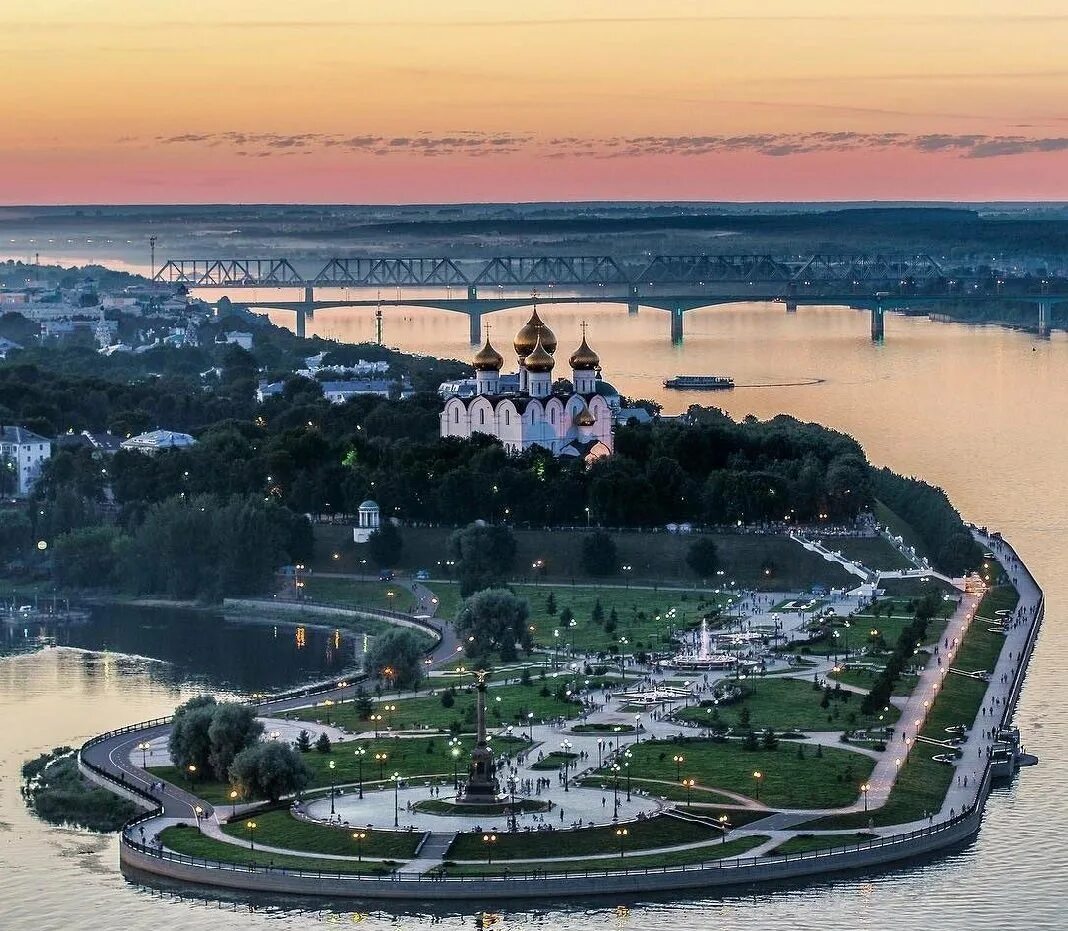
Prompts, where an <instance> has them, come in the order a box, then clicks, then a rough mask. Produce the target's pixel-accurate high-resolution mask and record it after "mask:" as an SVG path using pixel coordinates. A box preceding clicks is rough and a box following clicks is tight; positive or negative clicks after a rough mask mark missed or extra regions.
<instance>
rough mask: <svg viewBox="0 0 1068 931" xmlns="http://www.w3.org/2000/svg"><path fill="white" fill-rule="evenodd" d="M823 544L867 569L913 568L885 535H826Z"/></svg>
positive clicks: (885, 570)
mask: <svg viewBox="0 0 1068 931" xmlns="http://www.w3.org/2000/svg"><path fill="white" fill-rule="evenodd" d="M823 545H824V546H826V547H827V549H829V550H831V551H832V552H840V553H841V554H842V555H843V556H844V557H845V558H846V559H851V560H853V561H854V562H859V563H860V564H861V565H862V566H865V567H866V568H868V569H881V570H883V571H884V572H891V571H893V570H895V569H912V568H914V567H913V565H912V563H910V562H909V561H908V560H907V559H906V558H905V557H904V556H902V555H901V553H899V552H898V550H897V547H895V546H891V545H890V543H889V541H888V540H886V538H885V537H882V536H878V537H826V538H825V539H824V540H823Z"/></svg>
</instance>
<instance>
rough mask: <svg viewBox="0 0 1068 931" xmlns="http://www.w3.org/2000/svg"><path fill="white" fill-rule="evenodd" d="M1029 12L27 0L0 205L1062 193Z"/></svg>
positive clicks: (479, 1) (1049, 89) (1049, 16)
mask: <svg viewBox="0 0 1068 931" xmlns="http://www.w3.org/2000/svg"><path fill="white" fill-rule="evenodd" d="M11 6H15V5H11ZM1026 8H1027V12H1026V13H1017V12H1015V11H1014V9H1013V8H1012V7H1008V6H1006V5H1005V4H1004V3H1003V2H1000V0H942V2H940V3H938V4H937V5H933V4H930V3H923V2H920V0H900V2H899V3H897V4H896V5H895V6H894V7H893V8H892V9H890V8H887V7H886V6H885V5H884V4H876V3H874V2H871V0H854V2H848V0H811V2H809V3H807V4H805V5H804V8H803V9H804V12H803V13H799V12H797V11H798V9H799V7H798V5H797V4H796V3H795V2H791V0H760V2H757V3H753V2H741V0H718V2H715V3H711V2H696V0H658V2H657V3H655V4H650V3H647V2H638V0H585V2H583V3H582V4H581V5H578V6H576V5H575V4H573V3H565V2H563V0H531V2H528V3H526V4H523V5H522V6H521V7H519V6H513V5H511V4H501V3H499V2H489V0H455V2H448V3H445V2H440V0H410V2H407V3H401V4H398V3H390V4H387V3H382V2H377V0H368V2H364V3H361V4H358V5H354V4H351V3H349V2H341V0H312V2H310V3H306V4H303V5H296V4H294V3H292V2H291V0H285V2H284V0H186V2H183V3H182V4H169V3H155V4H145V3H143V2H140V3H135V2H133V0H94V2H92V3H85V2H84V0H39V2H38V3H36V4H33V5H27V6H22V5H20V6H19V7H18V8H13V9H6V10H4V11H2V12H0V28H2V29H3V30H4V33H5V36H6V39H7V41H6V43H5V67H4V70H3V73H2V75H0V91H2V92H0V119H2V120H3V125H4V136H3V141H2V142H0V203H4V204H33V203H42V204H43V203H219V202H254V203H271V202H307V203H314V202H323V203H330V202H345V203H418V202H424V203H426V202H446V201H452V202H492V201H561V200H627V199H640V200H705V199H708V200H741V201H745V200H753V201H774V200H927V199H931V200H970V201H984V200H1063V199H1065V191H1066V185H1065V182H1064V178H1065V177H1066V176H1068V109H1066V108H1065V100H1066V99H1068V67H1066V66H1065V65H1064V64H1063V49H1064V48H1065V47H1068V10H1066V8H1065V5H1064V2H1063V0H1029V2H1028V3H1027V4H1026Z"/></svg>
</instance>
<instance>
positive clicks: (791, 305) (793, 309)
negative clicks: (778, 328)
mask: <svg viewBox="0 0 1068 931" xmlns="http://www.w3.org/2000/svg"><path fill="white" fill-rule="evenodd" d="M786 312H787V313H788V314H796V313H797V301H792V300H790V299H789V298H787V299H786Z"/></svg>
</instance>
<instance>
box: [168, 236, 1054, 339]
mask: <svg viewBox="0 0 1068 931" xmlns="http://www.w3.org/2000/svg"><path fill="white" fill-rule="evenodd" d="M154 280H156V281H159V282H165V283H168V284H181V285H185V286H186V287H188V288H190V289H191V290H196V289H203V290H212V291H223V292H226V293H227V297H228V300H230V303H231V305H232V306H236V307H243V308H258V309H279V310H287V311H292V312H293V313H294V314H295V316H296V331H297V334H298V335H300V336H303V335H305V332H306V326H307V320H308V319H309V318H310V317H312V316H313V315H314V313H315V311H316V310H320V309H324V308H333V307H380V306H381V305H382V304H383V303H388V304H389V305H391V306H403V307H426V308H435V309H441V310H448V311H453V312H456V313H462V314H466V315H467V317H468V318H469V321H470V336H471V341H472V343H477V342H479V341H480V339H481V334H482V317H483V316H484V315H486V314H489V313H493V312H495V311H500V310H507V309H512V308H515V307H522V306H525V305H528V304H530V303H531V301H532V292H534V291H539V292H540V293H539V294H538V297H537V300H538V302H539V303H541V304H554V303H566V304H575V303H620V304H626V305H627V307H628V310H629V312H630V313H638V309H639V307H640V306H645V307H651V308H656V309H659V310H664V311H666V312H668V314H669V315H670V321H671V323H670V332H671V338H672V340H673V341H675V342H678V341H681V339H682V336H683V319H684V315H685V314H686V312H687V311H690V310H695V309H697V308H700V307H710V306H715V305H718V304H734V303H747V302H753V301H775V302H779V303H782V304H783V305H784V306H785V308H786V310H787V311H788V312H793V311H796V310H797V308H798V307H799V306H802V305H805V304H823V305H826V304H834V305H843V306H847V307H853V308H857V309H861V310H867V311H868V312H869V313H870V315H871V338H872V340H874V341H876V342H879V341H881V340H882V339H883V338H884V336H885V313H886V311H887V310H890V309H908V308H912V307H920V306H927V307H930V306H936V305H938V304H943V303H962V302H963V303H972V302H980V301H982V302H987V301H994V300H1006V299H1012V300H1014V301H1024V302H1027V303H1031V304H1034V305H1035V307H1036V310H1037V328H1038V333H1039V335H1040V336H1043V337H1045V336H1048V335H1049V327H1050V322H1051V316H1052V308H1053V306H1054V305H1055V304H1057V303H1061V302H1066V301H1068V280H1066V279H1056V278H1042V277H1036V276H1033V275H1026V276H1021V275H1009V274H1006V273H1003V272H1001V271H999V270H996V269H992V268H985V267H984V268H978V269H976V268H969V269H946V268H944V267H943V266H942V265H940V264H939V263H938V262H936V261H935V260H934V259H932V258H931V257H930V256H927V255H837V254H836V255H831V254H818V255H810V256H804V257H801V256H798V257H793V258H776V257H774V256H770V255H659V256H651V257H648V256H647V257H644V258H641V259H633V258H632V259H623V258H617V257H613V256H606V255H592V256H589V255H587V256H495V257H492V258H481V259H470V258H457V257H440V256H438V257H434V256H422V257H391V256H359V257H349V258H332V259H329V260H328V261H327V262H326V263H325V264H324V265H322V266H319V267H316V268H309V269H305V268H299V267H298V263H295V262H293V261H291V260H289V259H286V258H252V259H171V260H169V261H167V262H165V263H164V265H163V266H162V267H161V268H160V269H159V271H158V272H156V273H155V275H154ZM384 288H391V289H395V296H392V297H390V298H388V299H383V297H382V290H383V289H384ZM251 290H256V291H262V290H268V291H271V292H272V294H270V295H269V296H266V297H262V296H261V295H260V294H259V293H257V294H256V295H255V296H249V297H245V296H244V295H245V294H246V293H247V292H248V291H251ZM293 291H295V292H296V294H295V295H294V296H293V297H289V296H287V293H286V292H293ZM317 291H318V292H319V294H318V295H317V293H316V292H317ZM337 291H342V292H344V293H343V294H342V295H341V296H336V292H337ZM353 291H357V292H359V293H357V294H356V295H353V294H352V293H351V292H353ZM406 291H407V293H405V292H406ZM454 291H455V292H458V293H457V294H456V295H455V296H454ZM427 292H429V294H428V293H427ZM230 295H233V297H230Z"/></svg>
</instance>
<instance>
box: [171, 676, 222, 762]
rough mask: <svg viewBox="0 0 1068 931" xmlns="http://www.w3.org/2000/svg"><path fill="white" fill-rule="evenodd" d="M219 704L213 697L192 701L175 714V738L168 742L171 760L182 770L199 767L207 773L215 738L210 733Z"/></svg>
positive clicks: (198, 697)
mask: <svg viewBox="0 0 1068 931" xmlns="http://www.w3.org/2000/svg"><path fill="white" fill-rule="evenodd" d="M215 708H216V702H215V699H214V698H212V697H211V696H210V695H200V696H197V697H196V698H191V699H189V701H187V702H186V703H185V704H184V705H179V706H178V708H177V709H176V710H175V712H174V721H173V724H172V725H171V736H170V738H169V739H168V741H167V748H168V749H169V750H170V754H171V761H172V762H173V763H174V765H175V766H177V767H178V768H179V769H181V770H188V768H189V767H190V766H195V767H196V768H197V770H198V771H200V772H205V771H206V770H207V768H208V766H209V759H210V754H211V738H210V737H209V736H208V730H209V729H210V728H211V721H212V718H213V717H214V715H215Z"/></svg>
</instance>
